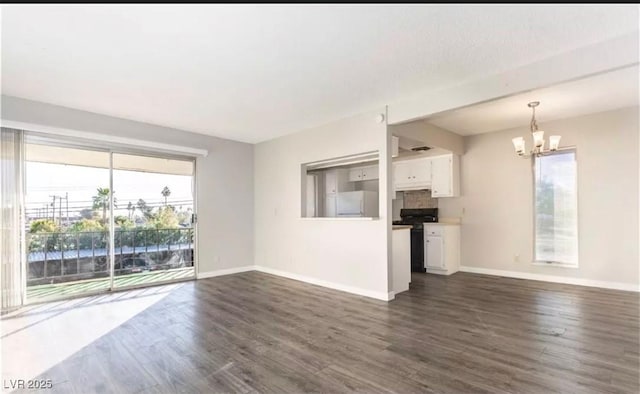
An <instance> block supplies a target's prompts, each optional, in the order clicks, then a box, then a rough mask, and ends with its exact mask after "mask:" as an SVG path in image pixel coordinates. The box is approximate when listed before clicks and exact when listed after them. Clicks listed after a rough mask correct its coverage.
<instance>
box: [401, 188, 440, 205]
mask: <svg viewBox="0 0 640 394" xmlns="http://www.w3.org/2000/svg"><path fill="white" fill-rule="evenodd" d="M403 206H404V208H438V199H437V198H432V197H431V190H415V191H406V192H404V204H403Z"/></svg>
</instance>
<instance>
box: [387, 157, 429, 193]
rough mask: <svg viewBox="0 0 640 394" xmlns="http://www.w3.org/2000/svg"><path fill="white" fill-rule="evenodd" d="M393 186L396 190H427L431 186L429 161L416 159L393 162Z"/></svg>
mask: <svg viewBox="0 0 640 394" xmlns="http://www.w3.org/2000/svg"><path fill="white" fill-rule="evenodd" d="M393 184H394V187H395V189H396V190H420V189H427V188H429V187H430V185H431V161H430V160H429V159H417V160H404V161H398V162H394V163H393Z"/></svg>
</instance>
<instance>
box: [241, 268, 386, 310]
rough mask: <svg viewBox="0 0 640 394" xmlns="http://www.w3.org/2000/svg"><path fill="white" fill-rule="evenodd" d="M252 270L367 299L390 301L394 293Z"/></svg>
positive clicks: (288, 274) (281, 273)
mask: <svg viewBox="0 0 640 394" xmlns="http://www.w3.org/2000/svg"><path fill="white" fill-rule="evenodd" d="M254 268H255V270H256V271H260V272H264V273H266V274H271V275H276V276H282V277H283V278H288V279H293V280H298V281H300V282H306V283H310V284H312V285H318V286H322V287H327V288H329V289H333V290H340V291H344V292H347V293H351V294H357V295H361V296H365V297H369V298H375V299H376V300H382V301H391V300H393V298H394V293H393V292H392V291H390V292H388V293H382V292H377V291H371V290H366V289H361V288H358V287H352V286H345V285H342V284H339V283H333V282H328V281H325V280H321V279H316V278H312V277H309V276H305V275H298V274H294V273H291V272H286V271H280V270H276V269H273V268H269V267H262V266H259V265H257V266H255V267H254Z"/></svg>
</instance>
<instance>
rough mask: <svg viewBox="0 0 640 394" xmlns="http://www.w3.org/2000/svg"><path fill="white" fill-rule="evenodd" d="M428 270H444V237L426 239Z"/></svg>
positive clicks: (425, 248)
mask: <svg viewBox="0 0 640 394" xmlns="http://www.w3.org/2000/svg"><path fill="white" fill-rule="evenodd" d="M425 240H426V245H425V246H424V250H425V254H426V256H425V259H424V261H425V262H426V268H436V269H444V256H443V254H442V249H443V248H442V237H439V236H434V237H425Z"/></svg>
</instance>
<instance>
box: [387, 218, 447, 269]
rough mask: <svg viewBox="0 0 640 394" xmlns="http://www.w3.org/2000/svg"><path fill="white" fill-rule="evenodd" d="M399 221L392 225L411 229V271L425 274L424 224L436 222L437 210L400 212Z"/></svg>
mask: <svg viewBox="0 0 640 394" xmlns="http://www.w3.org/2000/svg"><path fill="white" fill-rule="evenodd" d="M400 218H401V220H394V221H393V224H404V225H410V226H412V227H411V271H413V272H426V269H425V267H424V223H437V222H438V208H411V209H402V210H400Z"/></svg>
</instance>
